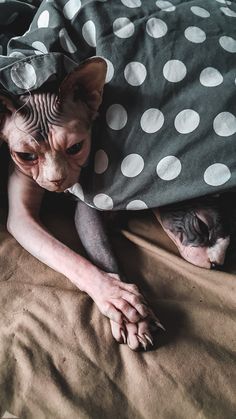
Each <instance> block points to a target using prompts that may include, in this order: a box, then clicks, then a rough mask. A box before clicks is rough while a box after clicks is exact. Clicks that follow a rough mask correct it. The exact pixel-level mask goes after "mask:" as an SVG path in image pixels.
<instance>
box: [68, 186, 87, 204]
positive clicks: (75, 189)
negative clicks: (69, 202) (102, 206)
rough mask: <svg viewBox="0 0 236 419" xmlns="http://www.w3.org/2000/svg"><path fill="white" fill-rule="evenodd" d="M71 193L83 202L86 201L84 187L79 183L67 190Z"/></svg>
mask: <svg viewBox="0 0 236 419" xmlns="http://www.w3.org/2000/svg"><path fill="white" fill-rule="evenodd" d="M67 191H69V192H70V193H72V194H73V195H75V196H77V198H79V199H80V200H81V201H84V192H83V189H82V186H81V185H80V184H79V183H75V184H74V185H73V186H71V187H70V188H68V189H67Z"/></svg>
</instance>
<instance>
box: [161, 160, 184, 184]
mask: <svg viewBox="0 0 236 419" xmlns="http://www.w3.org/2000/svg"><path fill="white" fill-rule="evenodd" d="M156 171H157V175H158V176H159V177H160V178H161V179H163V180H173V179H175V178H176V177H177V176H179V174H180V172H181V163H180V160H179V159H178V158H177V157H175V156H166V157H164V158H163V159H161V160H160V161H159V163H158V165H157V168H156Z"/></svg>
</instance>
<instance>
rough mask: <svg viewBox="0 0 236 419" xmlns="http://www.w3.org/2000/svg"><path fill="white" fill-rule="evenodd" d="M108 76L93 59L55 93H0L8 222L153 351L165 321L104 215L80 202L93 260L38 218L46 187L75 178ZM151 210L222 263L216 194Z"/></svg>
mask: <svg viewBox="0 0 236 419" xmlns="http://www.w3.org/2000/svg"><path fill="white" fill-rule="evenodd" d="M105 76H106V63H105V61H104V60H103V59H102V58H98V57H96V58H92V59H89V60H87V61H85V62H84V63H83V64H81V65H79V66H78V67H77V68H76V69H75V70H74V71H72V72H71V73H70V74H69V75H68V76H67V77H66V78H65V79H64V81H63V82H62V84H61V85H60V86H59V89H58V91H55V92H51V91H35V92H33V93H32V94H30V95H22V96H18V97H9V96H4V95H2V96H1V102H2V104H3V105H4V108H5V109H4V113H3V114H2V121H1V137H2V138H3V139H4V140H5V141H6V142H7V143H8V146H9V150H10V154H11V156H12V159H13V161H14V166H13V167H12V168H11V171H10V176H9V216H8V223H7V226H8V230H9V232H10V233H11V234H12V235H13V236H14V237H15V238H16V239H17V240H18V242H19V243H20V244H21V245H22V246H23V247H24V248H25V249H26V250H28V251H29V252H30V253H31V254H32V255H34V256H35V257H37V258H38V259H39V260H41V261H42V262H44V263H46V264H47V265H48V266H50V267H52V268H53V269H55V270H56V271H58V272H60V273H62V274H64V275H65V276H66V277H67V278H69V279H70V280H71V281H72V282H73V283H74V284H75V285H76V286H77V287H78V288H79V289H80V290H82V291H85V292H86V293H87V294H88V295H89V296H90V297H91V298H92V299H93V300H94V302H95V303H96V304H97V306H98V308H99V310H100V311H101V312H102V313H103V314H104V315H106V316H107V317H108V318H109V319H110V323H111V330H112V334H113V336H114V338H115V339H116V340H117V341H118V342H120V343H127V344H128V345H129V347H130V348H131V349H133V350H137V349H138V348H140V347H141V348H144V349H148V348H149V347H151V346H152V345H153V332H154V330H156V329H157V328H159V327H160V328H163V326H162V325H161V323H160V321H159V320H158V318H157V317H156V316H155V314H154V313H153V311H152V310H151V309H150V308H149V307H148V304H147V302H146V301H145V299H144V297H143V296H142V294H141V293H140V291H139V289H138V287H137V286H136V285H134V284H130V283H126V282H123V281H122V273H121V272H120V269H119V266H118V264H117V262H116V258H115V257H114V255H113V251H112V249H111V246H110V242H109V237H108V235H107V234H106V231H105V229H104V226H103V223H102V220H101V217H100V213H99V212H98V211H96V210H95V209H93V208H90V207H89V206H87V205H85V204H84V203H83V202H80V201H78V203H77V208H76V212H75V224H76V228H77V231H78V233H79V236H80V239H81V241H82V243H83V244H84V247H85V249H86V250H87V254H88V256H89V258H90V261H89V260H87V259H85V258H83V257H82V256H80V255H78V254H77V253H75V252H74V251H72V250H71V249H69V248H68V247H67V246H65V245H64V244H62V243H61V242H59V241H58V240H57V239H56V238H54V237H53V236H52V235H51V234H50V232H49V231H47V229H46V228H45V226H44V225H43V224H42V223H41V221H40V218H39V211H40V206H41V201H42V197H43V194H44V190H45V189H46V190H49V191H52V192H64V191H65V190H67V189H68V188H69V187H71V186H72V185H73V184H75V183H76V182H77V181H78V178H79V176H80V173H81V170H82V168H83V166H84V165H85V163H86V161H87V159H88V156H89V153H90V149H91V127H92V123H93V120H94V119H95V118H96V116H97V112H98V109H99V106H100V104H101V101H102V92H103V86H104V81H105ZM153 211H154V214H155V216H156V217H157V218H158V220H159V221H160V222H161V224H162V226H163V228H164V229H165V231H166V232H167V233H168V234H169V236H170V237H171V239H172V240H174V242H175V243H176V245H177V247H178V248H179V250H180V253H181V254H182V256H183V257H184V258H185V259H187V260H188V261H190V262H191V263H194V264H196V265H198V266H202V267H205V268H215V267H217V265H222V263H223V261H224V256H225V252H226V249H227V247H228V244H229V234H228V230H227V226H226V225H225V223H224V222H223V218H222V211H221V208H220V206H219V205H218V201H217V200H215V201H214V205H212V201H211V202H210V201H209V202H208V203H206V201H204V200H203V201H199V202H197V201H194V202H191V203H189V204H187V205H185V206H184V207H181V205H180V206H177V207H175V208H174V209H172V210H171V207H170V208H164V209H154V210H153ZM171 211H172V212H171ZM173 211H174V212H173Z"/></svg>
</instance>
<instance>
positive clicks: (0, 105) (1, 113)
mask: <svg viewBox="0 0 236 419" xmlns="http://www.w3.org/2000/svg"><path fill="white" fill-rule="evenodd" d="M15 110H16V101H15V100H14V99H13V98H11V97H10V96H8V95H5V94H2V93H1V92H0V137H2V131H3V127H4V122H5V121H6V117H7V116H10V115H12V113H13V112H15Z"/></svg>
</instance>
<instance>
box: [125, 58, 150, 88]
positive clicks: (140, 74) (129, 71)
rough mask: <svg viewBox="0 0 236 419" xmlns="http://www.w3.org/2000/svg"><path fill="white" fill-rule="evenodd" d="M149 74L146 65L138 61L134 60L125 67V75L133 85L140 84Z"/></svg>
mask: <svg viewBox="0 0 236 419" xmlns="http://www.w3.org/2000/svg"><path fill="white" fill-rule="evenodd" d="M146 75H147V70H146V67H145V66H144V65H143V64H142V63H139V62H137V61H133V62H131V63H129V64H127V66H126V67H125V70H124V76H125V79H126V81H127V82H128V83H129V84H131V86H140V85H141V84H142V83H143V82H144V80H145V78H146Z"/></svg>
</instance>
